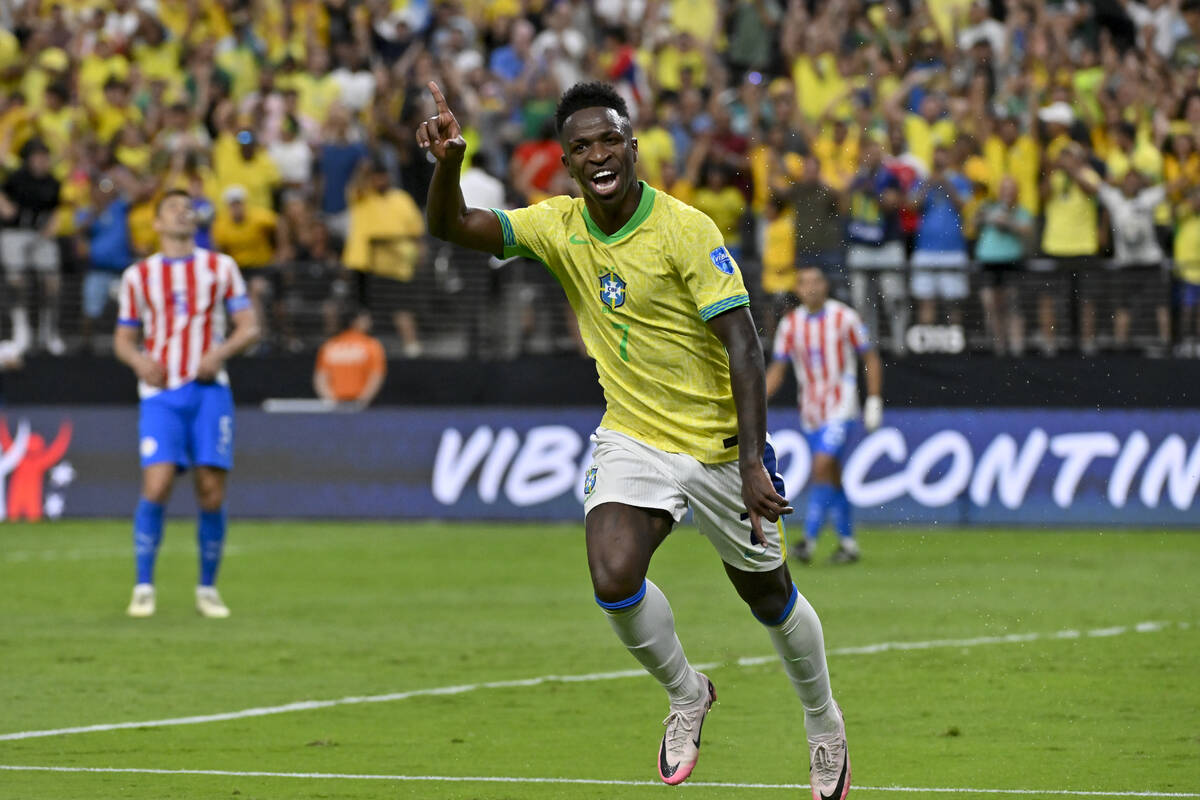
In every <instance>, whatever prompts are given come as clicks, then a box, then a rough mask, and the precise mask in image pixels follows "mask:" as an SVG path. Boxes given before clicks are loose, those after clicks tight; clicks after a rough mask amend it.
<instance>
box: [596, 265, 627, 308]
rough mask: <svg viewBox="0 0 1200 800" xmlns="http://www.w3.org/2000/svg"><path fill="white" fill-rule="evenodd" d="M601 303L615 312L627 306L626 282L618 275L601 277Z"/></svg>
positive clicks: (608, 274)
mask: <svg viewBox="0 0 1200 800" xmlns="http://www.w3.org/2000/svg"><path fill="white" fill-rule="evenodd" d="M600 302H601V303H604V305H606V306H608V307H609V308H611V309H614V310H615V309H618V308H620V307H621V306H623V305H625V281H623V280H621V276H620V275H618V274H617V273H615V272H606V273H605V274H603V275H601V276H600Z"/></svg>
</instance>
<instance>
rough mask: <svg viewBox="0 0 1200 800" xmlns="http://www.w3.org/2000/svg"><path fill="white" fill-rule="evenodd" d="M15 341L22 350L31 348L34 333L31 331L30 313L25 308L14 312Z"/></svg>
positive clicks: (15, 309)
mask: <svg viewBox="0 0 1200 800" xmlns="http://www.w3.org/2000/svg"><path fill="white" fill-rule="evenodd" d="M12 329H13V341H14V342H16V345H17V347H19V348H21V349H22V350H24V349H26V348H28V347H29V343H30V341H32V339H33V332H32V331H30V329H29V312H28V311H26V310H25V309H23V308H14V309H13V310H12Z"/></svg>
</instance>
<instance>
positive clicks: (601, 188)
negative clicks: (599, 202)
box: [591, 169, 621, 195]
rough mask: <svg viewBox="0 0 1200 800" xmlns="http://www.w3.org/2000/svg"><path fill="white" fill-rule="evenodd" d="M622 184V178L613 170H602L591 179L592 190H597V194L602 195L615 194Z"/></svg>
mask: <svg viewBox="0 0 1200 800" xmlns="http://www.w3.org/2000/svg"><path fill="white" fill-rule="evenodd" d="M620 182H621V179H620V176H618V175H617V173H616V172H615V171H614V170H611V169H602V170H600V171H599V172H597V173H595V174H594V175H592V178H591V183H592V188H593V189H595V190H596V194H601V195H610V194H612V193H613V192H615V191H616V190H617V186H618V185H619V184H620Z"/></svg>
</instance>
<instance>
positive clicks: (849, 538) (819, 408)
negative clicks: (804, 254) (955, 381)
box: [767, 267, 883, 564]
mask: <svg viewBox="0 0 1200 800" xmlns="http://www.w3.org/2000/svg"><path fill="white" fill-rule="evenodd" d="M796 293H797V294H798V295H799V296H800V301H801V303H802V305H801V306H800V307H799V308H797V309H796V310H795V311H792V312H791V313H790V314H788V315H787V316H786V317H784V319H783V321H782V322H780V323H779V329H778V330H777V331H776V332H775V359H774V361H772V362H771V366H770V368H769V369H768V370H767V396H768V397H770V396H771V395H773V394H775V392H777V391H778V390H779V386H780V384H782V383H783V376H784V373H785V372H786V371H787V365H788V362H791V364H792V366H793V367H794V368H795V370H796V385H797V386H798V388H799V400H800V425H801V427H802V428H803V430H804V432H805V434H806V437H807V438H808V446H809V449H810V450H811V451H812V454H813V456H812V479H813V480H812V482H813V486H812V492H811V494H810V495H809V500H808V512H807V513H806V514H805V517H804V539H802V540H801V541H799V542H797V543H795V544H794V545H792V550H791V555H792V556H793V557H795V558H797V559H799V560H800V561H803V562H805V563H806V564H807V563H808V562H810V561H812V555H813V550H814V548H815V547H816V543H817V534H818V533H820V531H821V526H822V525H824V524H825V515H826V514H827V513H831V514H832V515H833V527H834V530H836V531H837V534H838V538H839V540H840V544H839V546H838V549H837V550H836V551H835V552H834V554H833V562H834V563H835V564H850V563H853V562H855V561H857V560H858V542H857V541H855V539H854V523H853V520H852V518H851V514H850V501H849V500H847V499H846V492H845V490H844V489H843V488H842V464H841V462H842V453H843V451H844V450H845V449H846V440H847V438H848V437H849V434H850V432H851V428H852V426H853V425H854V420H856V419H857V418H858V359H857V358H856V356H857V355H858V354H861V355H862V357H863V367H864V369H865V371H866V376H867V402H866V405H865V406H864V409H863V425H864V427H866V429H867V430H869V431H873V430H875V429H876V428H878V427H879V424H880V423H881V422H883V400H882V399H881V397H880V392H881V390H882V386H883V364H882V363H881V361H880V358H879V353H878V351H877V350H876V349H875V348H874V347H872V346H871V342H870V340H869V339H868V337H867V328H866V326H865V325H863V322H862V320H861V319H860V318H859V316H858V314H857V313H856V312H855V311H854V309H853V308H850V306H848V305H846V304H845V303H839V302H838V301H837V300H832V299H830V297H829V282H828V281H827V280H826V278H825V274H824V273H823V272H821V270H820V269H818V268H817V267H806V268H804V269H801V270H800V271H799V272H797V273H796Z"/></svg>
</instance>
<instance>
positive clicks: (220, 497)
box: [196, 484, 225, 511]
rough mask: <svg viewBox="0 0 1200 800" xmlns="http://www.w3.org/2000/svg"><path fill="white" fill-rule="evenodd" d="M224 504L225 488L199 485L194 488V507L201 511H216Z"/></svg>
mask: <svg viewBox="0 0 1200 800" xmlns="http://www.w3.org/2000/svg"><path fill="white" fill-rule="evenodd" d="M224 502H225V487H224V486H220V485H213V484H201V485H199V486H197V487H196V505H198V506H200V509H201V510H202V511H218V510H220V508H221V506H222V504H224Z"/></svg>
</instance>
